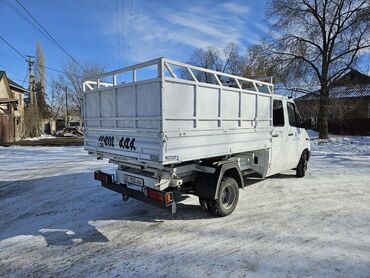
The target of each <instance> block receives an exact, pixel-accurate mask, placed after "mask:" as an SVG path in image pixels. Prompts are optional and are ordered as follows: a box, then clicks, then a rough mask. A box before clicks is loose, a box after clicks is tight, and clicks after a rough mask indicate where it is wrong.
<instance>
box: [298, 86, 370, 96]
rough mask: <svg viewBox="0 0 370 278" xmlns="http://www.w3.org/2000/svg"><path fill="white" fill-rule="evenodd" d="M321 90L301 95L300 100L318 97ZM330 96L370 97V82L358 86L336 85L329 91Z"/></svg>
mask: <svg viewBox="0 0 370 278" xmlns="http://www.w3.org/2000/svg"><path fill="white" fill-rule="evenodd" d="M319 96H320V92H313V93H311V94H307V95H304V96H302V97H300V98H299V99H300V100H312V99H318V98H319ZM329 96H330V98H356V97H370V84H368V85H361V86H356V87H349V88H348V87H345V86H341V87H336V88H332V89H331V90H330V92H329Z"/></svg>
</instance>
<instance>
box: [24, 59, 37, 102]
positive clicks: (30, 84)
mask: <svg viewBox="0 0 370 278" xmlns="http://www.w3.org/2000/svg"><path fill="white" fill-rule="evenodd" d="M26 57H27V58H28V60H27V63H28V90H29V96H30V99H29V102H30V103H29V104H30V105H31V106H33V105H34V104H35V103H36V102H35V94H34V92H33V90H34V87H35V76H34V75H33V74H32V66H33V64H34V63H35V61H34V60H33V59H34V58H35V57H34V56H31V55H27V56H26Z"/></svg>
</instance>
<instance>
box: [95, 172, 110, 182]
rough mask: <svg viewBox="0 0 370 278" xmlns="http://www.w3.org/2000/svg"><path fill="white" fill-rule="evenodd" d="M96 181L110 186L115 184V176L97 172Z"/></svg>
mask: <svg viewBox="0 0 370 278" xmlns="http://www.w3.org/2000/svg"><path fill="white" fill-rule="evenodd" d="M94 179H95V180H97V181H101V182H102V183H103V184H110V183H112V182H113V175H110V174H106V173H103V172H102V171H95V172H94Z"/></svg>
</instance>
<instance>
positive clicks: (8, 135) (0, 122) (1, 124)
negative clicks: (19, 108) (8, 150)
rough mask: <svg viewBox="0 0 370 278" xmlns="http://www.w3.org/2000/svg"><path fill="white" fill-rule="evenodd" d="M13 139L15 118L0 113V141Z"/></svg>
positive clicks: (11, 140) (12, 140)
mask: <svg viewBox="0 0 370 278" xmlns="http://www.w3.org/2000/svg"><path fill="white" fill-rule="evenodd" d="M14 141H15V118H14V116H10V115H7V114H0V143H6V142H14Z"/></svg>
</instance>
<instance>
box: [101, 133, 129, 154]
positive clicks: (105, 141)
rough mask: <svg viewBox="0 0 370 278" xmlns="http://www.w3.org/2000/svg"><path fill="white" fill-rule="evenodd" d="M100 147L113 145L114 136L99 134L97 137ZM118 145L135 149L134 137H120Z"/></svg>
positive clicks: (121, 147) (122, 147)
mask: <svg viewBox="0 0 370 278" xmlns="http://www.w3.org/2000/svg"><path fill="white" fill-rule="evenodd" d="M98 142H99V146H100V147H114V136H104V135H102V136H100V137H99V139H98ZM118 146H119V148H120V149H126V150H128V149H130V150H134V151H136V147H135V138H130V137H121V139H120V140H119V143H118Z"/></svg>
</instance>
